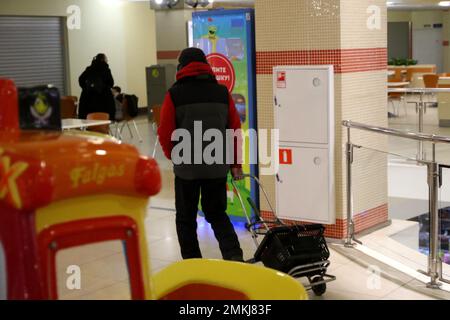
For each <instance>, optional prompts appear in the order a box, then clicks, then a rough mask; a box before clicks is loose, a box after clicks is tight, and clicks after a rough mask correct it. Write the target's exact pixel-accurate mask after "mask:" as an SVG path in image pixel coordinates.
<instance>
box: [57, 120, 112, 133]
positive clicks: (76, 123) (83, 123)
mask: <svg viewBox="0 0 450 320" xmlns="http://www.w3.org/2000/svg"><path fill="white" fill-rule="evenodd" d="M106 124H111V121H110V120H86V119H62V128H63V129H64V130H67V129H84V128H86V127H92V126H101V125H106Z"/></svg>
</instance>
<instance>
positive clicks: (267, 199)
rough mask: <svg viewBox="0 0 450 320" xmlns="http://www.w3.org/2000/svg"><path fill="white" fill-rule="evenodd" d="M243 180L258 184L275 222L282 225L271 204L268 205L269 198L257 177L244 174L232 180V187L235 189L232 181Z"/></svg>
mask: <svg viewBox="0 0 450 320" xmlns="http://www.w3.org/2000/svg"><path fill="white" fill-rule="evenodd" d="M245 178H249V179H250V180H254V181H255V182H256V183H257V184H258V187H259V188H260V189H261V191H262V192H263V194H264V198H265V199H266V202H267V204H268V205H269V208H270V210H272V212H273V214H274V216H275V219H276V221H277V222H278V223H280V224H282V221H281V220H280V219H279V218H278V215H277V212H276V211H275V210H274V208H273V206H272V203H270V200H269V196H268V195H267V192H266V189H264V187H263V185H262V183H261V181H260V180H259V179H258V177H256V176H254V175H252V174H246V173H245V174H242V175H241V176H239V177H237V178H236V179H234V178H233V179H232V181H231V183H232V184H233V187H235V185H234V181H235V180H241V179H245ZM237 192H239V191H237Z"/></svg>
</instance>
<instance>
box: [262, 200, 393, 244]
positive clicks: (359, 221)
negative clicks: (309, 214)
mask: <svg viewBox="0 0 450 320" xmlns="http://www.w3.org/2000/svg"><path fill="white" fill-rule="evenodd" d="M261 217H262V218H263V219H266V220H273V218H274V215H273V213H272V212H270V211H262V212H261ZM388 219H389V216H388V205H387V204H383V205H381V206H379V207H376V208H373V209H369V210H367V211H364V212H361V213H358V214H356V215H355V216H354V217H353V222H354V223H355V232H361V231H364V230H366V229H369V228H372V227H374V226H377V225H379V224H381V223H384V222H386V221H388ZM283 222H284V223H286V224H289V225H291V224H309V223H307V222H306V223H305V222H301V221H292V220H283ZM325 236H326V237H328V238H335V239H343V238H345V237H346V236H347V219H336V223H335V224H332V225H325Z"/></svg>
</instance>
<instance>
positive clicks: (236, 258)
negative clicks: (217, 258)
mask: <svg viewBox="0 0 450 320" xmlns="http://www.w3.org/2000/svg"><path fill="white" fill-rule="evenodd" d="M225 260H229V261H237V262H244V257H242V256H232V257H231V258H229V259H225Z"/></svg>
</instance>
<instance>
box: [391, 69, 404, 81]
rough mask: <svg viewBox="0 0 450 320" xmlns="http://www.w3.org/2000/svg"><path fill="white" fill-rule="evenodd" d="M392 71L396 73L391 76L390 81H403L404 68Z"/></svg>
mask: <svg viewBox="0 0 450 320" xmlns="http://www.w3.org/2000/svg"><path fill="white" fill-rule="evenodd" d="M392 71H394V72H395V73H394V75H393V76H391V77H389V80H388V81H390V82H402V81H403V76H402V69H400V68H396V69H394V70H392Z"/></svg>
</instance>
